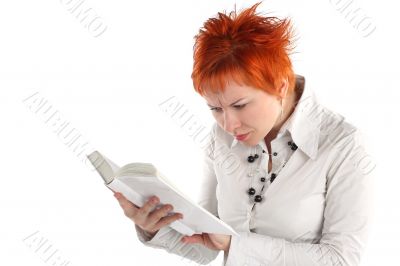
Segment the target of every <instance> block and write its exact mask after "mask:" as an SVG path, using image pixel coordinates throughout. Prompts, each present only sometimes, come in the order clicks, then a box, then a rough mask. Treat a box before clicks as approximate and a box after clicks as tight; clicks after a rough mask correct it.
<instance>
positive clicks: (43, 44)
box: [0, 0, 400, 266]
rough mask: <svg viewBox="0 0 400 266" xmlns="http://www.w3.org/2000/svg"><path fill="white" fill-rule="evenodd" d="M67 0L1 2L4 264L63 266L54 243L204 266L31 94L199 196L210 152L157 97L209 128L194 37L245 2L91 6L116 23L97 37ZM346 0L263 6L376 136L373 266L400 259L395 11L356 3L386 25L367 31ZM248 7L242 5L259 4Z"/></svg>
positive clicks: (338, 101) (327, 97)
mask: <svg viewBox="0 0 400 266" xmlns="http://www.w3.org/2000/svg"><path fill="white" fill-rule="evenodd" d="M68 1H70V0H68ZM68 1H67V0H64V1H59V0H58V1H57V0H52V1H50V0H47V1H17V0H14V1H3V2H2V3H1V4H0V34H1V37H0V38H1V39H0V48H1V49H0V116H1V120H0V122H1V130H0V156H1V168H2V171H1V193H0V210H1V212H0V217H1V218H0V265H41V266H44V265H51V261H50V260H49V261H47V262H46V261H45V259H46V255H49V253H50V252H51V251H53V252H56V253H55V254H56V255H59V256H60V258H61V259H65V260H66V261H69V264H68V265H75V266H78V265H97V266H105V265H120V266H123V265H160V264H163V265H192V264H194V263H190V262H188V261H185V260H183V259H181V258H179V257H177V256H175V255H170V254H168V253H166V252H165V251H161V250H155V249H151V248H146V247H144V246H143V245H142V244H141V243H140V242H139V241H138V239H137V238H136V234H135V231H134V227H133V223H132V222H131V221H130V220H128V219H127V218H126V217H125V216H124V215H123V213H122V210H121V209H120V207H119V205H118V203H117V201H116V200H115V199H114V198H113V196H112V193H111V192H110V191H109V190H107V189H106V188H105V187H104V185H103V183H102V182H101V180H100V179H99V176H98V175H97V174H96V173H95V172H92V171H91V169H90V168H89V167H88V166H87V165H86V164H85V163H84V162H82V156H81V157H78V156H77V155H76V153H74V151H73V149H72V148H71V147H68V146H67V145H66V144H65V141H63V139H62V138H60V136H57V134H55V133H54V129H55V127H54V126H52V125H51V123H50V122H49V123H46V121H45V119H44V116H43V114H41V113H40V112H38V113H35V112H33V111H32V110H31V109H30V108H29V105H27V104H26V101H24V99H26V98H28V97H29V96H31V95H33V94H34V93H38V94H39V95H40V96H41V97H42V98H43V99H45V100H47V101H48V106H51V111H53V112H54V111H57V115H58V116H59V118H60V121H61V120H62V121H64V122H68V123H69V126H70V128H75V132H79V134H80V135H81V136H82V139H85V140H86V141H88V147H90V148H91V149H98V150H100V151H102V152H103V153H104V154H106V155H107V156H108V157H110V158H112V159H113V160H114V161H115V162H117V163H119V164H121V165H123V164H125V163H129V162H134V161H148V162H152V163H154V164H155V165H157V167H159V168H160V169H161V171H162V172H163V173H164V174H165V175H166V176H168V177H170V178H171V179H172V180H173V181H174V182H176V183H177V185H178V187H179V188H181V190H183V191H185V192H187V194H189V195H191V197H193V199H194V200H195V199H196V197H197V193H198V191H199V183H200V180H201V178H202V175H201V152H202V149H201V147H200V146H199V144H198V143H196V142H195V141H194V140H193V139H192V138H191V137H190V136H189V134H188V132H187V131H186V130H185V129H184V128H183V127H182V124H181V123H180V122H179V121H177V119H175V118H173V117H171V116H170V115H169V114H167V113H166V112H164V111H163V110H162V109H161V108H160V106H159V104H160V103H161V102H163V101H165V100H166V99H168V98H170V97H175V99H177V100H178V101H179V102H180V103H181V104H182V105H183V106H184V109H185V110H186V111H187V113H188V114H191V115H193V117H194V118H195V119H196V120H197V121H201V123H202V125H204V126H205V127H206V128H209V126H210V125H211V123H212V122H213V118H212V116H211V113H210V111H209V110H208V108H207V107H206V105H205V102H204V100H203V99H202V98H201V97H200V96H199V95H197V94H196V93H195V92H194V90H193V87H192V83H191V79H190V74H191V70H192V62H193V61H192V49H193V43H194V41H193V37H194V35H195V34H196V33H197V31H198V29H199V28H200V27H201V26H202V23H203V22H204V21H205V20H206V19H208V18H209V17H212V16H214V15H215V14H216V13H217V12H218V11H223V10H228V11H230V10H232V9H233V8H234V3H235V1H210V0H207V1H205V0H202V1H155V0H153V1H143V2H139V1H122V0H114V1H99V0H97V1H94V0H86V1H84V3H83V5H84V6H85V7H86V9H87V8H92V9H93V10H94V11H95V12H96V14H97V16H99V19H97V22H99V21H101V22H102V23H103V24H102V26H103V27H104V26H107V29H106V30H105V31H104V33H103V34H101V35H100V36H98V37H95V36H93V30H92V31H91V30H90V29H87V28H85V23H81V22H80V21H79V20H78V19H77V18H76V17H75V14H73V13H71V11H68V8H69V6H68V3H67V2H68ZM74 2H76V1H74ZM340 2H342V3H340ZM344 2H345V1H338V0H336V1H333V0H332V1H329V0H324V1H316V0H312V1H301V2H300V1H283V0H279V1H277V0H276V1H272V0H271V1H265V2H264V3H263V4H262V5H261V6H260V7H259V9H258V10H259V11H261V12H264V13H266V12H270V14H272V15H276V16H279V17H284V16H290V17H291V18H292V20H293V23H294V25H295V27H296V31H297V33H298V36H299V39H298V41H297V48H296V50H295V51H296V54H294V55H293V56H292V59H293V64H294V68H295V72H296V73H298V74H302V75H304V76H305V77H306V80H307V83H306V85H307V86H309V87H311V88H312V89H313V90H314V92H315V93H316V95H317V97H318V98H319V99H320V101H321V102H322V103H323V104H324V105H326V106H328V107H329V108H330V109H332V110H334V111H336V112H339V113H340V114H342V115H344V116H345V117H346V118H347V119H348V120H349V121H350V122H351V123H353V124H354V125H356V126H357V127H359V128H361V130H362V131H363V132H364V134H365V136H366V139H367V143H368V151H369V153H370V155H371V158H373V159H374V161H375V163H376V165H377V167H376V168H375V170H374V172H373V174H374V178H375V186H376V215H375V224H374V228H373V231H372V232H371V237H370V242H369V246H368V250H367V251H366V253H365V255H364V258H363V260H364V261H363V265H364V266H368V265H370V266H372V265H397V264H398V263H399V260H400V253H399V252H398V243H397V239H398V238H399V236H400V229H399V227H398V225H399V224H400V214H399V211H398V210H399V208H398V206H397V205H398V203H399V184H400V183H399V178H400V176H399V174H398V166H399V163H398V161H397V160H396V159H397V158H398V157H397V150H398V146H399V140H398V138H397V134H398V131H397V130H396V129H398V126H397V124H398V120H399V119H398V118H397V115H398V114H399V112H398V110H397V108H396V107H395V105H396V104H397V98H398V97H399V92H398V90H399V89H400V88H399V86H398V85H397V84H398V77H399V70H398V69H399V67H398V62H399V59H400V58H399V54H398V47H399V40H398V38H397V36H398V31H399V30H398V26H396V25H399V22H398V21H397V20H396V19H397V17H398V14H397V13H395V10H397V8H395V7H394V6H390V5H391V4H390V3H388V2H385V1H379V2H378V1H354V2H353V3H352V8H353V9H354V10H355V9H356V8H360V12H362V13H363V14H365V15H366V16H368V17H369V18H368V20H369V22H371V23H372V24H373V25H371V26H370V27H373V26H374V27H376V30H375V31H374V32H373V33H372V34H370V35H369V36H368V37H365V36H363V32H362V31H361V30H360V28H359V29H356V28H355V27H354V26H353V24H354V23H351V22H349V20H348V19H346V17H345V15H344V14H342V13H340V12H339V11H338V10H337V8H338V7H339V6H340V5H343V3H344ZM346 2H348V1H346ZM236 3H237V9H238V10H240V9H242V8H244V7H249V6H250V5H252V4H253V3H255V1H236ZM364 26H366V24H364ZM364 35H365V34H364ZM395 84H396V85H395ZM60 121H59V122H60ZM52 122H54V121H52ZM182 162H183V164H182ZM178 165H183V167H178ZM349 204H351V202H349ZM32 235H33V236H32ZM34 236H36V237H37V239H38V238H40V237H41V238H42V239H43V240H47V246H48V247H49V251H48V252H47V253H46V254H45V253H44V252H42V251H41V250H39V251H36V250H35V248H34V247H33V246H29V243H30V242H29V240H31V239H32V237H34ZM56 255H54V256H56ZM53 259H54V258H53ZM221 261H222V257H221V256H220V257H218V259H217V260H216V261H214V262H213V263H212V264H211V265H220V263H221ZM57 265H61V264H57Z"/></svg>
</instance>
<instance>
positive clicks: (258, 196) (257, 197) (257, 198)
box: [254, 195, 262, 202]
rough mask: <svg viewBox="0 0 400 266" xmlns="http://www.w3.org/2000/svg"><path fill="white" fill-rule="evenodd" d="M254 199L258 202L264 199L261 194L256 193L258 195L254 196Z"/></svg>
mask: <svg viewBox="0 0 400 266" xmlns="http://www.w3.org/2000/svg"><path fill="white" fill-rule="evenodd" d="M254 200H255V201H256V202H261V201H262V197H261V195H256V197H255V198H254Z"/></svg>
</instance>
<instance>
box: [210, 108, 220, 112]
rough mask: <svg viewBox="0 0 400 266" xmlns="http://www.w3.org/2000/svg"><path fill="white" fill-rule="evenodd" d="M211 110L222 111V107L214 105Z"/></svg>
mask: <svg viewBox="0 0 400 266" xmlns="http://www.w3.org/2000/svg"><path fill="white" fill-rule="evenodd" d="M210 110H211V111H215V112H220V111H221V108H219V107H213V108H210Z"/></svg>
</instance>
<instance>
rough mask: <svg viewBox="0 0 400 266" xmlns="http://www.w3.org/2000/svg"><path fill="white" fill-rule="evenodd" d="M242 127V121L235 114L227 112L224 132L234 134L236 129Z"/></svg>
mask: <svg viewBox="0 0 400 266" xmlns="http://www.w3.org/2000/svg"><path fill="white" fill-rule="evenodd" d="M238 127H240V120H239V119H238V117H237V116H236V115H235V114H232V113H229V112H225V113H224V130H225V131H226V132H229V133H232V134H233V132H234V131H235V129H236V128H238Z"/></svg>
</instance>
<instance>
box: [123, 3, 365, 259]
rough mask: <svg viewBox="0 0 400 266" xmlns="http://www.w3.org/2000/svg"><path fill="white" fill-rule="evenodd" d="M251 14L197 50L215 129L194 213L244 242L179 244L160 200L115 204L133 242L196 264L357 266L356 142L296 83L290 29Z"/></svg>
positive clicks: (360, 176) (214, 23) (192, 239)
mask: <svg viewBox="0 0 400 266" xmlns="http://www.w3.org/2000/svg"><path fill="white" fill-rule="evenodd" d="M259 4H260V3H258V4H256V5H254V6H252V7H251V8H248V9H245V10H243V11H242V12H241V13H239V14H237V13H236V11H234V12H231V13H230V14H228V15H227V14H222V13H218V16H217V17H215V18H211V19H209V20H208V21H206V22H205V24H204V26H203V28H202V29H200V31H199V33H198V35H196V37H195V41H196V42H195V46H194V66H193V73H192V79H193V84H194V88H195V90H196V92H197V93H199V94H200V95H201V96H202V97H203V98H204V99H205V101H206V103H207V105H208V107H209V108H210V109H211V112H212V114H213V116H214V118H215V121H216V123H215V124H214V126H213V128H212V130H211V132H210V134H209V137H208V142H207V143H206V145H205V152H204V183H203V186H202V187H201V189H202V192H201V199H200V201H199V203H200V204H201V205H202V206H203V207H204V208H206V209H207V210H208V211H210V212H211V213H213V214H214V215H215V216H217V217H219V218H220V219H221V220H223V221H224V222H226V223H227V224H229V225H230V226H231V227H232V228H233V229H235V230H236V231H237V232H238V233H239V234H240V236H226V235H216V234H207V233H203V234H198V235H193V236H184V235H181V234H180V233H178V232H177V231H174V230H173V229H172V228H170V227H169V226H168V225H169V224H170V223H171V222H173V221H175V220H177V219H180V218H181V214H180V213H177V214H175V215H172V216H167V213H168V211H170V209H168V208H172V207H173V206H169V205H168V204H166V205H164V206H163V207H162V208H159V209H154V207H155V206H156V204H157V200H158V199H157V197H156V196H155V197H153V198H151V199H149V201H148V202H147V203H146V204H145V205H144V206H143V207H142V208H139V207H137V206H135V205H134V204H132V203H130V202H129V201H128V200H126V199H125V198H124V197H123V196H122V195H121V194H119V193H116V194H115V196H116V197H117V199H118V201H119V203H120V205H121V207H122V208H123V210H124V212H125V214H126V216H128V217H129V218H131V219H132V220H133V221H134V223H135V227H136V231H137V234H138V237H139V239H140V241H142V242H143V243H144V244H145V245H147V246H150V247H155V248H163V249H165V250H167V251H168V252H170V253H174V254H177V255H180V256H182V257H185V258H188V259H191V260H193V261H196V262H197V263H200V264H208V263H210V262H211V261H212V260H214V259H215V258H216V257H217V255H218V253H219V252H220V251H221V250H223V251H224V265H229V266H232V265H241V266H242V265H290V266H291V265H298V266H300V265H301V266H311V265H332V266H333V265H343V266H344V265H348V266H350V265H351V266H356V265H359V263H360V258H361V254H362V251H363V250H364V249H365V245H366V241H367V236H368V228H369V222H370V207H371V206H370V194H371V185H370V179H371V177H370V176H371V175H370V172H371V168H370V167H367V166H368V162H367V161H366V159H365V158H369V157H368V156H367V154H366V152H365V151H364V148H363V145H362V142H361V136H360V132H359V130H358V129H356V128H355V127H354V126H353V125H351V124H349V123H348V122H346V121H344V119H343V117H342V116H340V115H339V114H337V113H335V112H333V111H330V110H329V109H327V108H325V107H323V106H321V105H320V104H318V102H317V100H316V98H315V96H314V94H313V92H312V91H311V89H310V88H308V87H307V86H305V79H304V77H302V76H300V75H296V74H294V72H293V68H292V64H291V60H290V59H289V54H290V51H291V50H292V49H293V47H292V39H293V33H292V32H293V30H292V27H291V22H290V20H289V19H278V18H276V17H267V16H261V15H259V14H257V13H256V8H257V6H258V5H259Z"/></svg>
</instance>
